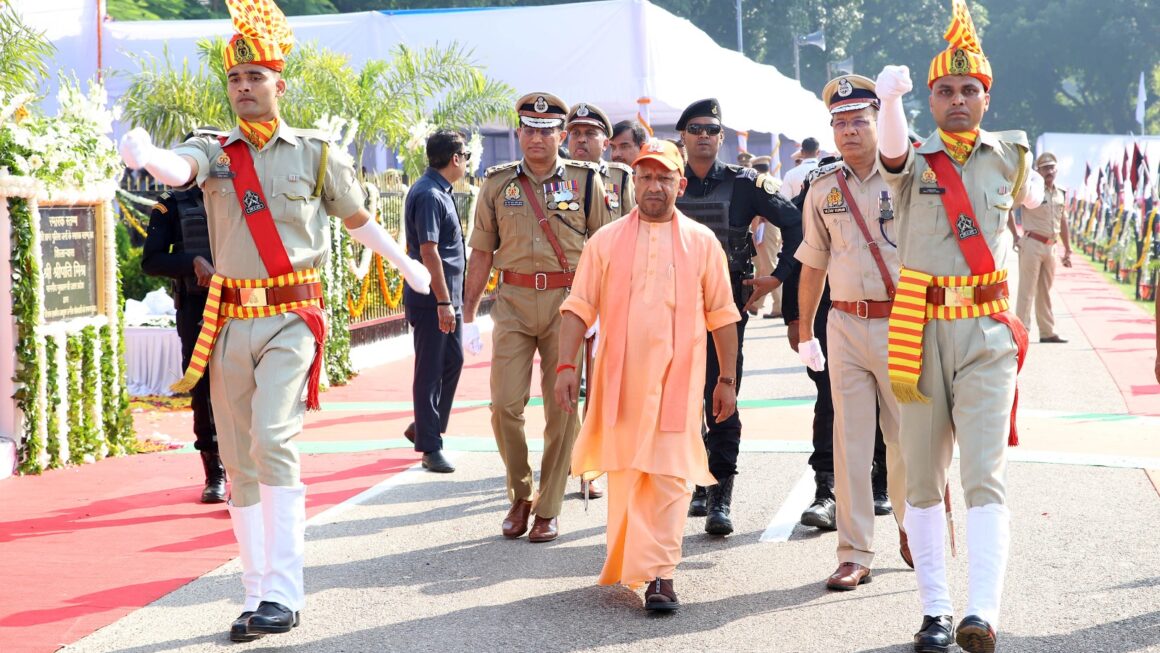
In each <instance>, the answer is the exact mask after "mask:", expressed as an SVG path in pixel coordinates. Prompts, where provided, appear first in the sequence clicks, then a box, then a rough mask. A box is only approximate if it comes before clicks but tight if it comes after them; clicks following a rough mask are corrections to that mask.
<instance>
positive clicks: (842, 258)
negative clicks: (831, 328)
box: [794, 163, 900, 302]
mask: <svg viewBox="0 0 1160 653" xmlns="http://www.w3.org/2000/svg"><path fill="white" fill-rule="evenodd" d="M840 174H846V184H847V185H848V186H849V187H850V193H851V195H853V197H851V198H849V200H851V201H853V202H854V203H855V204H857V206H858V209H859V211H861V215H862V219H863V220H864V221H865V222H866V228H867V229H868V230H869V231H870V236H871V238H873V240H874V242H875V243H876V244H877V245H878V251H879V252H880V253H881V254H882V260H883V261H884V262H885V263H886V269H887V270H888V271H889V272H890V276H891V280H892V281H893V282H894V283H895V284H897V282H898V269H899V265H900V264H899V259H898V248H897V247H895V246H894V245H892V244H890V243H889V242H887V238H889V239H890V240H891V241H893V242H895V243H897V242H898V237H897V236H896V235H895V231H894V220H890V221H887V222H885V223H881V228H879V224H880V223H879V222H878V217H879V215H881V212H882V211H881V208H880V206H879V199H880V198H881V195H882V193H884V192H888V191H887V187H886V179H885V178H884V177H883V176H882V175H881V174H879V171H878V169H877V167H875V169H874V170H872V171H871V172H870V175H869V176H868V177H867V178H866V179H865V180H864V181H862V180H859V179H858V177H857V176H856V175H855V174H854V173H853V171H851V170H850V168H849V167H848V166H847V165H846V164H845V163H836V164H832V165H831V166H828V167H827V170H826V171H825V172H821V173H820V174H819V176H817V177H815V178H814V180H813V181H811V182H810V189H809V191H808V192H807V193H806V198H805V205H804V207H803V210H802V226H803V237H802V244H801V246H800V247H798V249H797V252H796V253H795V254H794V258H796V259H797V260H799V261H801V262H802V263H804V264H806V265H808V266H810V267H812V268H817V269H819V270H826V269H827V268H828V269H829V275H828V276H829V280H830V297H831V299H835V300H837V301H843V302H853V301H858V300H869V301H886V300H889V299H890V295H889V294H888V293H887V292H886V284H885V283H884V282H883V281H882V273H881V272H879V270H878V264H877V263H876V262H875V261H874V255H873V254H871V253H870V248H869V247H867V245H866V237H865V236H863V235H862V230H861V229H859V228H858V223H857V222H855V220H854V214H853V213H852V212H851V210H850V206H849V205H848V203H847V198H845V197H844V196H843V194H842V188H841V186H839V185H838V175H840ZM883 231H885V233H886V235H885V236H883Z"/></svg>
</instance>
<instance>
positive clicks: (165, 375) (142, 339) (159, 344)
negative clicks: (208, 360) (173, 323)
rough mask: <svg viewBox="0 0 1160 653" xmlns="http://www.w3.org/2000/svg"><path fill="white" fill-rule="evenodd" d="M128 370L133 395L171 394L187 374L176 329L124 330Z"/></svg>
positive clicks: (128, 381) (128, 379)
mask: <svg viewBox="0 0 1160 653" xmlns="http://www.w3.org/2000/svg"><path fill="white" fill-rule="evenodd" d="M125 370H126V374H125V376H126V381H125V384H126V386H127V388H128V390H129V394H130V395H164V396H169V395H172V394H173V391H172V390H170V389H169V386H171V385H173V384H174V383H177V382H178V381H179V380H181V376H182V373H183V372H184V370H182V369H181V339H180V338H178V337H177V329H175V328H173V327H125Z"/></svg>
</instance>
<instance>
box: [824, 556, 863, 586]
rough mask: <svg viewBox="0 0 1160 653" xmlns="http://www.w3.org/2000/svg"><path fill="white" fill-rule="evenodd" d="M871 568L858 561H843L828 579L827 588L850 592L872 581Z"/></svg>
mask: <svg viewBox="0 0 1160 653" xmlns="http://www.w3.org/2000/svg"><path fill="white" fill-rule="evenodd" d="M871 580H872V579H871V576H870V570H869V569H867V568H866V567H863V566H862V565H860V564H858V563H856V562H843V563H842V564H840V565H838V569H837V570H836V571H835V572H834V573H832V574H830V577H829V578H828V579H826V589H831V590H839V591H842V592H848V591H850V590H852V589H857V587H858V586H859V585H863V584H865V583H869V582H870V581H871Z"/></svg>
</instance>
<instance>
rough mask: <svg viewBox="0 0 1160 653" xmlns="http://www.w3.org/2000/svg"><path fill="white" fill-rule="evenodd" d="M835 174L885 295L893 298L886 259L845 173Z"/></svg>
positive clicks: (892, 288) (892, 283)
mask: <svg viewBox="0 0 1160 653" xmlns="http://www.w3.org/2000/svg"><path fill="white" fill-rule="evenodd" d="M836 176H837V178H838V186H840V187H841V188H842V195H843V196H845V198H846V206H849V207H850V213H852V214H853V215H854V222H856V223H857V224H858V229H859V230H860V231H861V232H862V237H863V238H865V239H866V246H867V247H869V248H870V255H871V256H873V257H874V263H875V264H876V265H877V266H878V274H880V275H882V283H884V284H886V295H887V296H888V297H890V298H891V299H894V279H892V278H891V276H890V268H888V267H886V261H884V260H882V252H880V251H878V243H877V242H876V241H875V240H874V238H873V237H872V236H871V235H870V229H869V228H868V227H867V226H866V220H865V219H864V218H863V217H862V209H860V208H858V203H857V202H855V201H854V196H853V193H851V192H850V185H849V184H848V183H846V173H845V172H844V171H839V172H838V174H837V175H836Z"/></svg>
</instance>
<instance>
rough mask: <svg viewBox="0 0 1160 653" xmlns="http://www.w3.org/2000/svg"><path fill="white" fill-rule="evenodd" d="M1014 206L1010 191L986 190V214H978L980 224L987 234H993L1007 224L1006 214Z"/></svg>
mask: <svg viewBox="0 0 1160 653" xmlns="http://www.w3.org/2000/svg"><path fill="white" fill-rule="evenodd" d="M1014 206H1015V198H1013V197H1012V196H1011V193H998V192H995V191H987V214H986V215H985V216H980V220H981V221H982V222H981V224H980V226H981V227H982V229H983V231H984V232H985V233H987V234H991V235H994V234H996V233H998V232H1000V231H1002V230H1003V227H1005V226H1006V225H1007V214H1009V213H1010V212H1011V208H1012V207H1014Z"/></svg>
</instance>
